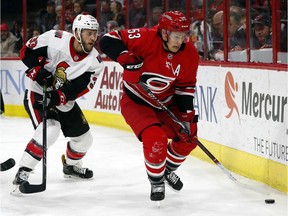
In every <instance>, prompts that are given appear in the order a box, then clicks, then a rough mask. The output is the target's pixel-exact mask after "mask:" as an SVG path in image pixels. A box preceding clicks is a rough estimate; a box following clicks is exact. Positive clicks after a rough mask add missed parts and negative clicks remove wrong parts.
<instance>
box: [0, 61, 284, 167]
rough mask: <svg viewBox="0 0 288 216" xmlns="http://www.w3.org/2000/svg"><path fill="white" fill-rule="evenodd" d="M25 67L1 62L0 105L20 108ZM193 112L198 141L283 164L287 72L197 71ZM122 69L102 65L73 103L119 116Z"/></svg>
mask: <svg viewBox="0 0 288 216" xmlns="http://www.w3.org/2000/svg"><path fill="white" fill-rule="evenodd" d="M25 70H26V66H25V65H24V64H23V63H22V62H21V61H1V76H0V78H1V79H0V84H1V89H2V94H3V97H4V101H5V104H12V105H22V101H23V95H24V90H25V80H26V78H25V73H24V71H25ZM197 77H198V84H197V90H196V94H195V108H196V110H197V111H198V114H199V119H200V120H199V132H198V133H199V137H201V138H203V139H206V140H209V141H212V142H215V143H219V144H221V145H225V146H228V147H232V148H235V149H238V150H241V151H245V152H248V153H251V154H254V155H257V156H261V157H263V158H266V159H270V160H273V161H275V162H279V163H281V164H284V165H286V164H287V161H288V145H287V131H288V129H287V118H288V117H287V115H288V111H287V110H288V105H287V95H288V87H287V80H288V78H287V73H286V72H277V71H271V70H263V69H262V70H256V69H243V68H225V67H202V66H200V67H199V70H198V75H197ZM122 92H123V89H122V67H121V66H120V65H119V64H118V63H115V62H105V69H104V71H103V73H102V74H101V75H100V76H99V78H98V80H97V83H96V85H95V87H94V89H93V90H92V91H91V92H89V93H88V94H86V95H85V96H83V97H82V98H79V99H78V100H77V101H78V103H79V105H80V106H81V107H82V108H83V110H90V111H95V112H105V113H113V114H119V115H120V104H119V100H120V97H121V94H122Z"/></svg>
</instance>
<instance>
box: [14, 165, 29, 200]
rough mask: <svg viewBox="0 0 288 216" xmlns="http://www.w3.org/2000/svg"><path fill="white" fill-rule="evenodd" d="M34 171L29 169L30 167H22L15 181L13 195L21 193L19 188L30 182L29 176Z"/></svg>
mask: <svg viewBox="0 0 288 216" xmlns="http://www.w3.org/2000/svg"><path fill="white" fill-rule="evenodd" d="M31 171H32V169H30V168H28V167H20V168H19V170H18V172H17V173H16V176H15V178H14V180H13V185H14V189H13V191H12V194H13V193H20V191H19V186H20V185H21V184H22V183H23V182H26V181H28V178H29V174H30V172H31Z"/></svg>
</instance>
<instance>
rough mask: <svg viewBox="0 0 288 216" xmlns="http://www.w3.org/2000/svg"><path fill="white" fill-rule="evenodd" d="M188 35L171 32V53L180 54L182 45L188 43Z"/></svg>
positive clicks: (169, 44)
mask: <svg viewBox="0 0 288 216" xmlns="http://www.w3.org/2000/svg"><path fill="white" fill-rule="evenodd" d="M186 40H187V33H185V32H169V33H168V42H167V46H168V49H169V50H170V51H171V52H178V51H179V49H180V47H181V45H182V43H183V42H186Z"/></svg>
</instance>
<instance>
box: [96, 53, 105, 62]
mask: <svg viewBox="0 0 288 216" xmlns="http://www.w3.org/2000/svg"><path fill="white" fill-rule="evenodd" d="M96 59H97V60H98V62H99V63H101V62H103V60H102V57H101V56H100V55H98V56H96Z"/></svg>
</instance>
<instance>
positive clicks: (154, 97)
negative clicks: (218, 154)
mask: <svg viewBox="0 0 288 216" xmlns="http://www.w3.org/2000/svg"><path fill="white" fill-rule="evenodd" d="M139 85H140V86H141V87H142V88H143V89H144V91H146V92H147V94H148V96H149V97H150V98H152V99H153V100H155V101H156V103H157V104H158V105H159V106H160V107H161V108H162V110H164V111H165V112H166V113H167V114H168V115H169V116H170V117H171V119H172V120H173V121H174V122H175V123H177V124H178V125H180V126H181V128H182V131H181V133H186V134H189V130H188V129H187V127H186V125H185V124H183V122H181V121H180V120H179V119H178V118H177V117H176V116H175V115H174V113H173V112H172V111H171V110H169V109H168V107H166V106H165V105H164V104H163V103H162V101H160V100H159V99H158V98H157V97H156V96H155V95H154V94H153V92H151V90H150V89H149V88H148V87H147V86H146V85H145V83H143V82H141V81H140V82H139ZM197 145H198V146H199V147H200V148H201V149H202V150H203V152H204V153H205V154H206V155H207V156H208V157H209V158H210V159H211V160H212V161H213V162H214V163H215V164H216V165H217V166H218V167H219V168H220V169H221V170H222V171H223V172H224V173H225V174H226V175H227V176H228V177H229V179H231V180H232V181H233V182H235V183H236V184H237V185H239V186H241V187H243V188H246V189H250V190H252V191H255V192H257V193H261V194H264V195H269V193H268V192H267V191H266V190H261V189H260V188H256V187H253V186H249V185H247V184H244V183H242V182H239V181H238V180H237V179H236V178H235V177H234V176H233V175H232V174H231V173H230V172H229V171H228V170H227V169H226V168H225V167H224V166H223V165H222V164H221V163H220V162H219V161H218V160H217V159H216V158H215V157H214V155H213V154H212V153H211V152H210V151H209V150H208V149H207V148H206V147H205V146H204V145H203V144H202V143H201V142H200V141H199V140H198V139H197Z"/></svg>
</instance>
